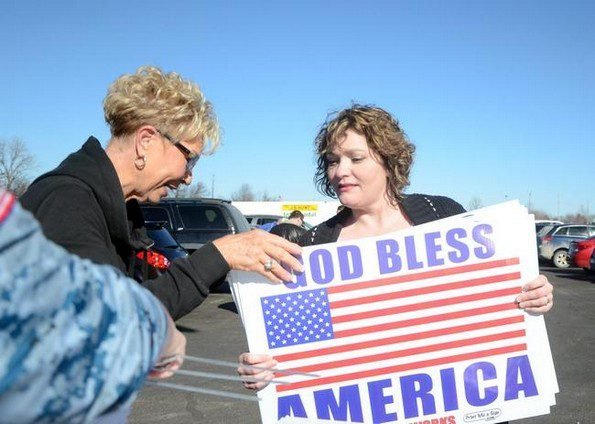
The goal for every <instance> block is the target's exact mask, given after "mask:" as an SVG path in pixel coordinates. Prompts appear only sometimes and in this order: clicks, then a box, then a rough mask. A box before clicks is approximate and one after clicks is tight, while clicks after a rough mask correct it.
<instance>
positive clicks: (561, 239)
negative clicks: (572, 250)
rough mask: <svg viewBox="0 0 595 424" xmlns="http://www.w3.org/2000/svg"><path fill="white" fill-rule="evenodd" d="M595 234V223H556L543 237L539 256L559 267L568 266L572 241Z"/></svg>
mask: <svg viewBox="0 0 595 424" xmlns="http://www.w3.org/2000/svg"><path fill="white" fill-rule="evenodd" d="M593 236H595V225H578V224H566V225H556V226H554V227H552V228H550V230H549V231H548V232H547V234H545V235H544V236H542V237H541V243H540V245H539V258H540V259H544V260H547V261H551V262H552V263H553V264H554V266H555V267H557V268H568V267H569V266H570V260H569V258H568V248H569V247H570V242H571V241H577V240H578V241H580V240H584V239H586V238H588V237H593Z"/></svg>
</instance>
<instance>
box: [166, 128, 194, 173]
mask: <svg viewBox="0 0 595 424" xmlns="http://www.w3.org/2000/svg"><path fill="white" fill-rule="evenodd" d="M157 132H158V133H159V134H160V135H161V136H162V137H163V138H165V139H167V141H169V142H170V143H171V144H173V145H174V146H175V147H177V148H178V150H179V151H180V152H182V154H183V155H184V158H186V171H187V172H192V169H193V168H194V165H196V163H197V162H198V160H199V159H200V155H199V154H198V153H194V152H193V151H191V150H190V149H188V148H187V147H186V146H184V145H183V144H182V143H181V142H180V141H179V140H176V139H175V138H173V137H172V136H170V135H169V134H167V133H165V132H161V131H159V130H157Z"/></svg>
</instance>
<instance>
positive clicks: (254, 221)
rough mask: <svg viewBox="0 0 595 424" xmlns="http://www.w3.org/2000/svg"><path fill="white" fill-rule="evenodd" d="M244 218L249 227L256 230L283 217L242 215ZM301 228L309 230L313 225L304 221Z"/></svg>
mask: <svg viewBox="0 0 595 424" xmlns="http://www.w3.org/2000/svg"><path fill="white" fill-rule="evenodd" d="M244 216H245V217H246V219H247V220H248V223H249V224H250V226H251V227H252V228H257V227H259V226H261V225H264V224H270V223H271V222H277V221H279V220H281V219H283V217H282V216H281V215H244ZM302 227H303V228H305V229H306V230H309V229H310V228H312V227H313V225H312V224H309V223H308V222H306V221H304V223H303V224H302Z"/></svg>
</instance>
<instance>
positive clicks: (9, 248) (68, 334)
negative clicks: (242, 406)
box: [0, 190, 186, 423]
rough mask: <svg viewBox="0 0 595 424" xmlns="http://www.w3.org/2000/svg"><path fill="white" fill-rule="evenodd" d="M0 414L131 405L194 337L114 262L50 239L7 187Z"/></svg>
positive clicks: (20, 419) (62, 417) (79, 412)
mask: <svg viewBox="0 0 595 424" xmlns="http://www.w3.org/2000/svg"><path fill="white" fill-rule="evenodd" d="M0 293H2V295H1V296H0V346H2V348H1V349H0V411H1V412H0V421H2V422H6V423H33V422H36V423H37V422H69V423H79V422H90V421H93V420H95V419H97V418H98V417H99V419H100V420H101V419H102V418H101V417H102V414H104V413H113V412H114V411H117V410H125V409H126V407H127V406H128V405H129V404H130V403H131V402H132V400H133V399H134V396H135V394H136V392H137V391H138V390H139V389H140V387H141V385H142V383H143V381H144V380H145V378H146V377H147V375H148V374H149V372H151V370H152V368H153V366H154V364H155V363H156V362H158V361H159V360H161V359H165V358H172V357H173V358H175V360H174V361H173V362H171V363H170V364H169V366H168V367H166V368H165V369H162V370H161V371H155V370H153V371H152V372H151V376H152V377H153V378H164V377H167V376H169V375H171V373H172V371H174V370H176V369H178V368H179V367H180V366H181V364H182V357H183V355H184V354H185V346H186V339H185V337H184V336H183V335H182V334H181V333H180V332H179V331H178V330H177V329H176V327H175V326H174V323H173V321H172V319H171V317H170V316H169V314H168V313H167V311H166V310H165V308H164V307H163V305H162V304H161V303H160V302H159V301H158V300H157V299H156V298H155V297H154V296H153V295H152V294H151V293H150V292H149V291H147V290H146V289H144V288H143V287H141V286H140V285H139V284H138V283H137V282H135V281H133V280H130V279H128V278H126V277H125V276H124V275H123V274H122V273H121V272H119V271H117V270H116V269H114V268H113V267H111V266H105V265H104V266H101V265H95V264H93V263H91V262H90V261H88V260H82V259H80V258H78V257H77V256H74V255H71V254H69V253H67V252H66V251H65V250H64V249H63V248H61V247H59V246H57V245H55V244H54V243H52V242H50V241H49V240H47V238H46V237H45V236H44V235H43V233H42V231H41V228H40V226H39V224H38V223H37V222H36V221H35V219H34V218H33V217H32V216H31V214H30V213H29V212H26V211H24V210H23V209H22V208H21V207H20V205H19V204H18V203H17V202H16V201H15V199H14V197H13V196H12V194H10V193H8V192H5V191H2V190H0Z"/></svg>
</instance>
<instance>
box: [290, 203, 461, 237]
mask: <svg viewBox="0 0 595 424" xmlns="http://www.w3.org/2000/svg"><path fill="white" fill-rule="evenodd" d="M400 206H401V208H402V210H403V212H404V213H405V215H407V217H408V218H409V219H410V220H411V222H412V223H413V225H419V224H425V223H426V222H431V221H435V220H437V219H441V218H446V217H448V216H453V215H457V214H460V213H463V212H465V208H463V207H462V206H461V205H460V204H459V203H457V202H455V201H454V200H452V199H450V198H448V197H444V196H429V195H426V194H409V195H407V196H405V198H404V199H403V201H402V202H401V204H400ZM350 214H351V210H350V209H349V208H345V209H343V210H342V211H341V212H339V213H338V214H337V215H335V216H334V217H332V218H331V219H329V220H327V221H325V222H323V223H322V224H319V225H317V226H316V227H314V228H312V229H310V230H309V231H308V232H307V233H306V234H304V235H303V236H302V237H301V238H300V241H299V244H300V245H301V246H313V245H316V244H323V243H333V242H335V241H337V240H338V239H339V234H341V230H342V229H343V226H344V224H345V220H346V219H347V218H348V217H349V215H350Z"/></svg>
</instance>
